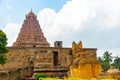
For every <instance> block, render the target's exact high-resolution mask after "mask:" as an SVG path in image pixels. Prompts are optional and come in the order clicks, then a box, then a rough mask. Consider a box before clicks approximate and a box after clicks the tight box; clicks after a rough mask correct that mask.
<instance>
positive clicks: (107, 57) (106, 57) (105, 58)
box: [103, 51, 113, 68]
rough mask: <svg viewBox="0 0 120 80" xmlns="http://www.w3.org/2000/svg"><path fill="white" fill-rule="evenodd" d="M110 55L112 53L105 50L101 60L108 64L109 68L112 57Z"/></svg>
mask: <svg viewBox="0 0 120 80" xmlns="http://www.w3.org/2000/svg"><path fill="white" fill-rule="evenodd" d="M111 55H112V53H109V52H108V51H105V52H104V54H103V61H104V62H106V64H108V65H109V68H110V64H111V62H112V58H113V57H112V56H111Z"/></svg>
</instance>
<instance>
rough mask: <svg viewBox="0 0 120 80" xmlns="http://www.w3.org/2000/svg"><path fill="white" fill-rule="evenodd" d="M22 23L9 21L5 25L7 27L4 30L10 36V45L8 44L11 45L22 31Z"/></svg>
mask: <svg viewBox="0 0 120 80" xmlns="http://www.w3.org/2000/svg"><path fill="white" fill-rule="evenodd" d="M20 27H21V25H20V24H17V23H8V24H7V25H6V27H5V29H3V31H4V32H5V33H6V35H7V38H8V41H7V42H8V45H7V46H11V45H12V44H13V42H15V40H16V38H17V36H18V33H19V32H20Z"/></svg>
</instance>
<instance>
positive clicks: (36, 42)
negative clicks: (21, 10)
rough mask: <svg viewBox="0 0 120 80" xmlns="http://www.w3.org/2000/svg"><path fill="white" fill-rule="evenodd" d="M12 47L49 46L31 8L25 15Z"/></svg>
mask: <svg viewBox="0 0 120 80" xmlns="http://www.w3.org/2000/svg"><path fill="white" fill-rule="evenodd" d="M13 47H50V44H49V43H48V42H47V40H46V38H45V37H44V34H43V32H42V29H41V27H40V25H39V22H38V20H37V16H36V15H35V14H34V13H33V12H32V10H31V11H30V12H29V13H28V15H26V19H25V20H24V22H23V24H22V28H21V30H20V33H19V35H18V37H17V40H16V42H14V43H13Z"/></svg>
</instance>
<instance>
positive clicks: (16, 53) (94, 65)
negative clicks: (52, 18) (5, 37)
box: [0, 11, 101, 80]
mask: <svg viewBox="0 0 120 80" xmlns="http://www.w3.org/2000/svg"><path fill="white" fill-rule="evenodd" d="M71 45H72V47H71V48H65V47H63V42H62V41H55V42H54V47H50V43H49V42H48V41H47V39H46V38H45V36H44V33H43V32H42V29H41V26H40V24H39V22H38V20H37V16H36V15H35V14H34V13H33V12H32V11H30V12H29V13H28V14H27V15H26V18H25V20H24V22H23V24H22V28H21V29H20V32H19V34H18V37H17V39H16V41H15V42H14V43H13V45H12V46H11V47H7V48H8V51H9V52H8V53H7V54H6V56H7V59H8V60H7V63H6V64H4V65H3V66H0V80H25V78H26V77H30V78H31V79H34V78H35V76H36V75H37V74H39V73H44V74H46V75H47V77H53V78H54V77H58V78H63V77H64V76H66V77H73V78H74V77H76V78H85V79H90V78H99V75H100V74H101V66H100V64H99V62H98V60H97V56H96V50H97V49H96V48H83V44H82V42H81V41H80V42H79V43H75V42H74V41H73V43H71Z"/></svg>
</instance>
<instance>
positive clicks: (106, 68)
mask: <svg viewBox="0 0 120 80" xmlns="http://www.w3.org/2000/svg"><path fill="white" fill-rule="evenodd" d="M98 61H99V62H100V65H101V68H102V71H103V72H105V71H106V70H108V68H109V65H108V63H106V62H105V61H104V60H103V58H102V57H98Z"/></svg>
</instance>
